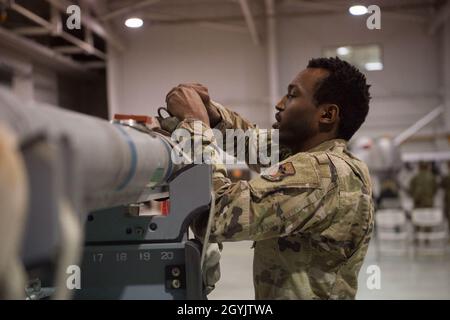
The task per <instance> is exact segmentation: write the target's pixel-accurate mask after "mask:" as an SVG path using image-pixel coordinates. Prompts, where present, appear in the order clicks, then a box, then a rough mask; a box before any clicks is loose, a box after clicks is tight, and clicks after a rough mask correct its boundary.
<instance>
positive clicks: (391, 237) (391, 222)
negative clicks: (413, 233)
mask: <svg viewBox="0 0 450 320" xmlns="http://www.w3.org/2000/svg"><path fill="white" fill-rule="evenodd" d="M375 223H376V233H375V234H376V239H377V253H378V255H381V254H384V253H386V254H393V255H404V254H407V253H408V248H409V246H408V245H409V238H410V237H409V232H408V224H407V219H406V215H405V212H404V211H403V210H402V209H382V210H378V211H377V212H376V215H375Z"/></svg>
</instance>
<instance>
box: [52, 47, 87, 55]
mask: <svg viewBox="0 0 450 320" xmlns="http://www.w3.org/2000/svg"><path fill="white" fill-rule="evenodd" d="M53 50H55V51H56V52H58V53H62V54H81V53H83V52H84V50H83V49H81V48H80V47H75V46H59V47H53Z"/></svg>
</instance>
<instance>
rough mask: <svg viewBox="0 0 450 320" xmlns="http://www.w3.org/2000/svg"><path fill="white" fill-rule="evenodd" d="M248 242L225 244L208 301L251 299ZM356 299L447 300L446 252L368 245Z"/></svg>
mask: <svg viewBox="0 0 450 320" xmlns="http://www.w3.org/2000/svg"><path fill="white" fill-rule="evenodd" d="M251 245H252V242H249V241H248V242H247V241H245V242H237V243H225V244H224V251H223V252H222V260H221V272H222V278H221V281H220V282H219V284H218V286H217V288H216V289H215V290H214V291H213V292H212V293H211V294H210V296H209V299H224V300H238V299H254V293H253V283H252V260H253V250H252V249H250V247H251ZM370 265H378V266H379V267H380V270H381V288H380V289H379V290H377V289H373V290H370V289H369V288H368V287H367V285H366V283H367V279H368V277H369V276H370V275H369V274H367V267H368V266H370ZM356 298H357V299H360V300H365V299H387V300H391V299H399V300H404V299H450V252H447V254H446V255H445V256H417V257H414V256H412V255H404V256H391V255H390V256H387V255H382V256H378V255H377V250H376V244H375V242H372V245H371V247H370V248H369V252H368V254H367V257H366V260H365V262H364V265H363V267H362V268H361V272H360V274H359V290H358V294H357V296H356Z"/></svg>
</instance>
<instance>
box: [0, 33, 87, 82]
mask: <svg viewBox="0 0 450 320" xmlns="http://www.w3.org/2000/svg"><path fill="white" fill-rule="evenodd" d="M0 43H2V46H6V47H10V48H12V49H13V50H16V51H18V52H20V53H21V54H24V55H25V56H27V57H29V58H30V59H31V60H33V61H37V62H39V63H41V64H45V65H48V66H50V67H51V68H54V69H56V70H58V71H60V72H67V73H70V74H71V75H84V76H92V75H93V74H92V73H91V72H89V69H88V68H87V67H85V66H83V65H81V64H80V63H78V62H75V61H73V60H72V59H70V58H68V57H65V56H63V55H62V54H59V53H57V52H55V51H54V50H52V49H50V48H47V47H45V46H43V45H41V44H38V43H37V42H35V41H32V40H30V39H27V38H25V37H22V36H19V35H17V34H15V33H13V32H11V31H10V30H8V29H5V28H3V27H0Z"/></svg>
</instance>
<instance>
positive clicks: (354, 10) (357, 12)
mask: <svg viewBox="0 0 450 320" xmlns="http://www.w3.org/2000/svg"><path fill="white" fill-rule="evenodd" d="M348 11H349V12H350V13H351V14H352V15H354V16H361V15H363V14H366V13H367V8H366V7H365V6H351V7H350V9H348Z"/></svg>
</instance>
